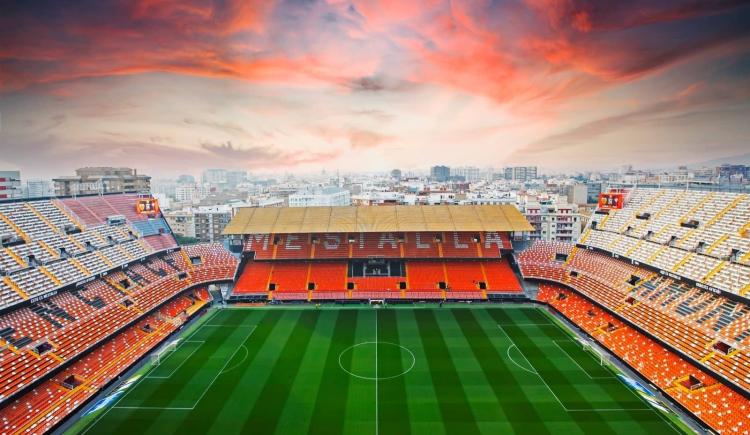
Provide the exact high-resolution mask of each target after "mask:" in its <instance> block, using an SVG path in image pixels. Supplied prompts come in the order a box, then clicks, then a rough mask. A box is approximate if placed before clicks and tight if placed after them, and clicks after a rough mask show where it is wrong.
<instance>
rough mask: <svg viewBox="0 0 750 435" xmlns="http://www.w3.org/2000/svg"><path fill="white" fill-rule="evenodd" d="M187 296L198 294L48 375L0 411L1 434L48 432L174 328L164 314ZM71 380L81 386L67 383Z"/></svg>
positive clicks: (176, 311) (184, 304) (175, 312)
mask: <svg viewBox="0 0 750 435" xmlns="http://www.w3.org/2000/svg"><path fill="white" fill-rule="evenodd" d="M202 290H203V292H205V289H202ZM191 298H195V299H198V298H199V296H198V293H197V292H195V296H191V297H187V296H179V297H177V298H176V299H175V300H174V301H172V302H170V303H168V304H166V305H165V306H164V307H163V308H162V309H161V310H160V311H159V312H158V313H154V314H151V315H149V316H147V317H146V318H145V319H143V320H141V321H139V322H138V323H137V324H135V325H133V326H131V327H129V328H127V329H126V330H124V331H123V332H121V333H119V334H117V335H116V336H114V337H113V338H110V339H108V340H107V341H106V342H104V343H103V344H102V345H100V346H99V347H97V348H96V349H95V350H94V351H92V352H91V353H89V354H88V355H86V356H85V357H83V358H81V359H80V360H79V361H77V362H75V363H74V364H72V365H71V366H70V367H68V368H67V369H65V370H64V371H62V372H60V373H59V374H57V375H55V376H54V377H53V378H52V379H49V380H47V381H45V382H44V383H43V384H41V385H39V386H37V387H35V388H34V389H33V390H31V391H30V392H29V393H27V394H25V395H24V396H22V397H20V398H19V399H17V400H15V401H13V402H12V403H9V404H8V405H6V406H5V407H4V408H2V409H0V426H1V427H2V432H3V433H10V432H24V433H33V434H41V433H43V432H46V431H49V430H50V429H51V428H53V427H54V426H55V425H56V424H57V423H59V422H60V421H61V420H62V419H63V418H65V416H67V415H69V414H71V413H73V412H74V411H75V410H76V409H77V408H78V407H79V406H81V405H82V404H83V403H84V402H85V401H86V400H87V399H89V398H90V397H92V396H94V395H95V394H97V393H98V392H99V391H101V389H102V388H104V387H105V386H107V385H108V384H109V383H110V382H111V381H112V380H114V379H115V378H116V377H117V376H119V375H120V374H121V373H122V372H123V371H124V370H126V369H127V368H128V367H130V366H131V365H132V364H133V363H135V362H136V361H137V360H138V359H140V358H141V357H142V356H143V355H145V354H146V353H148V352H149V351H151V350H152V349H154V348H155V347H156V346H158V345H159V343H161V342H162V341H163V340H164V339H165V338H166V337H167V336H168V335H169V334H170V333H172V332H173V331H174V330H176V329H177V327H178V326H177V324H176V323H175V322H173V321H165V320H166V319H163V317H164V316H166V317H177V316H179V315H181V313H182V312H184V310H186V309H187V308H189V307H190V306H191V305H192V304H193V300H192V299H191ZM70 379H75V380H76V381H77V382H80V384H79V385H77V386H71V385H68V386H66V385H65V382H66V381H69V380H70Z"/></svg>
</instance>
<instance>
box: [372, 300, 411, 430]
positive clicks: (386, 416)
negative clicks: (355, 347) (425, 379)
mask: <svg viewBox="0 0 750 435" xmlns="http://www.w3.org/2000/svg"><path fill="white" fill-rule="evenodd" d="M377 316H378V342H379V343H393V344H399V338H398V321H397V318H396V313H395V312H394V311H393V310H381V311H380V312H378V314H377ZM378 346H380V344H379V345H378ZM386 346H391V345H386ZM380 347H381V348H382V347H383V346H380ZM391 347H392V346H391ZM387 354H388V353H387V352H380V353H379V356H380V358H379V359H378V364H379V365H380V367H381V368H380V370H379V373H381V374H383V373H386V374H389V375H390V374H394V373H403V372H404V370H406V369H407V368H408V367H404V363H403V361H402V360H401V359H398V358H396V359H387V358H384V357H383V356H384V355H387ZM378 400H379V414H380V415H379V423H380V432H381V433H383V434H393V433H398V434H409V433H411V426H410V424H409V408H408V407H407V403H408V397H407V395H406V387H405V384H404V377H403V376H398V377H395V378H392V379H384V380H381V381H380V382H379V385H378Z"/></svg>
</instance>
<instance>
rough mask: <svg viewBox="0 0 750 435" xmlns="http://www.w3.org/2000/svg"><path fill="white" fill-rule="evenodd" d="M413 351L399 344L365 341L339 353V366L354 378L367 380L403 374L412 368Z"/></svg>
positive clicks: (413, 362) (390, 377)
mask: <svg viewBox="0 0 750 435" xmlns="http://www.w3.org/2000/svg"><path fill="white" fill-rule="evenodd" d="M416 362H417V360H416V358H414V353H412V351H410V350H409V349H408V348H406V347H404V346H401V345H400V344H395V343H388V342H385V341H378V342H375V341H365V342H362V343H357V344H355V345H354V346H349V347H347V348H346V349H344V350H343V351H342V352H341V353H340V354H339V367H341V370H343V371H345V372H346V373H348V374H350V375H352V376H354V377H355V378H359V379H365V380H369V381H374V380H379V381H384V380H388V379H393V378H397V377H399V376H403V375H405V374H407V373H409V372H410V371H411V369H413V368H414V365H415V364H416Z"/></svg>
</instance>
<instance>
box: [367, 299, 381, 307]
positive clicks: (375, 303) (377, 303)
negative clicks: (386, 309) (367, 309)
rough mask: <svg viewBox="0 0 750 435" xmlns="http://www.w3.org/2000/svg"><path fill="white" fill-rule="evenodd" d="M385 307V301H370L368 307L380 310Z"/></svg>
mask: <svg viewBox="0 0 750 435" xmlns="http://www.w3.org/2000/svg"><path fill="white" fill-rule="evenodd" d="M383 305H385V299H370V306H372V307H374V308H380V307H382V306H383Z"/></svg>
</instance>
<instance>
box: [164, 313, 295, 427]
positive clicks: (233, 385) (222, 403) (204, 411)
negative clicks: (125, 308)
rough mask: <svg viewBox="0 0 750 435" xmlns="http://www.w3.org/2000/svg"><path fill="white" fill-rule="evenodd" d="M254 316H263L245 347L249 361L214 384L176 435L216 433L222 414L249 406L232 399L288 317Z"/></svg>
mask: <svg viewBox="0 0 750 435" xmlns="http://www.w3.org/2000/svg"><path fill="white" fill-rule="evenodd" d="M251 313H261V314H262V315H261V316H258V317H253V318H251V319H252V320H251V322H252V323H254V324H257V325H258V326H257V327H256V329H255V331H254V332H253V335H252V336H251V337H250V340H249V341H248V342H247V343H245V346H246V347H247V348H248V351H249V354H248V356H247V358H246V359H245V361H244V362H242V363H241V364H240V365H239V367H238V368H237V369H236V370H233V371H232V372H229V373H227V374H226V375H222V376H219V378H218V379H217V380H216V383H214V385H213V388H211V389H210V390H208V392H207V393H206V396H205V397H204V398H203V400H202V401H201V403H200V404H199V405H198V407H196V409H195V411H194V412H191V413H190V414H189V415H187V416H186V418H185V419H184V420H182V423H181V424H180V426H179V427H178V428H177V429H176V430H175V431H174V433H208V432H209V431H210V430H211V429H212V425H213V424H214V423H215V421H216V420H215V419H216V417H217V416H219V415H220V414H221V413H222V411H226V409H227V408H231V407H236V406H242V407H246V406H247V404H246V403H244V404H239V403H232V401H231V398H232V397H235V396H236V390H237V389H239V388H240V386H241V385H242V383H241V382H239V381H240V379H241V378H242V377H243V375H245V374H246V371H247V368H248V367H250V365H251V364H252V363H253V361H254V360H255V358H256V357H257V356H258V354H259V352H260V351H261V349H262V348H263V347H264V345H265V343H266V342H267V340H268V338H269V337H270V336H271V333H272V332H273V330H274V329H275V328H276V326H277V324H279V323H280V319H281V318H282V316H283V314H284V312H283V311H273V310H268V311H255V312H252V311H251ZM226 323H228V322H226ZM207 416H211V418H207ZM234 423H235V424H236V423H238V422H237V421H234ZM167 433H168V432H167Z"/></svg>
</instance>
